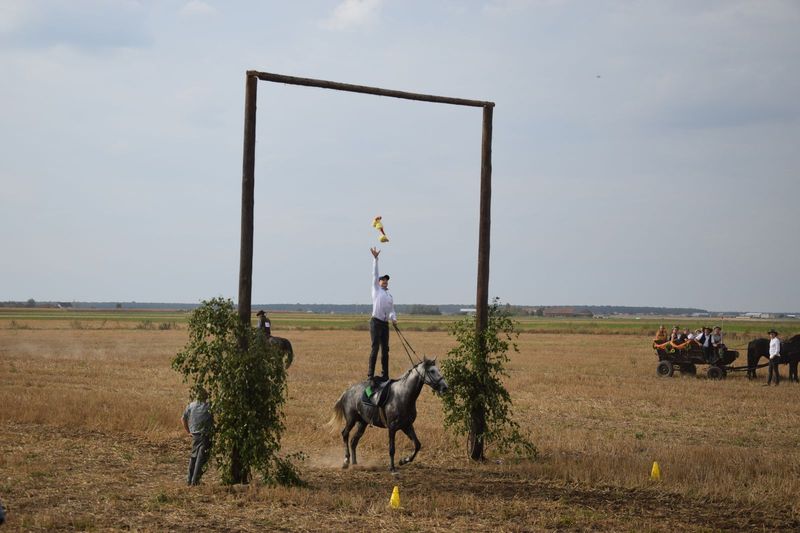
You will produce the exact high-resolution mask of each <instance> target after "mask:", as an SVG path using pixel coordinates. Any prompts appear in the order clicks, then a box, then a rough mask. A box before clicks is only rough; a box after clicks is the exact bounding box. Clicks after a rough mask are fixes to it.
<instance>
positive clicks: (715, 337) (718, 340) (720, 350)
mask: <svg viewBox="0 0 800 533" xmlns="http://www.w3.org/2000/svg"><path fill="white" fill-rule="evenodd" d="M711 353H712V355H714V356H715V357H716V359H715V361H719V360H721V359H722V355H723V354H724V353H725V345H724V344H723V343H722V328H721V327H719V326H714V331H713V332H712V333H711Z"/></svg>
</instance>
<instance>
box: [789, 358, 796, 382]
mask: <svg viewBox="0 0 800 533" xmlns="http://www.w3.org/2000/svg"><path fill="white" fill-rule="evenodd" d="M789 381H795V382H796V381H798V379H797V359H792V360H790V361H789Z"/></svg>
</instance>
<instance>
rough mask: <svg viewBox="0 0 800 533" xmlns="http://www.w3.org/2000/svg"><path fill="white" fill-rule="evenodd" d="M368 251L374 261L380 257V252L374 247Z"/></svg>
mask: <svg viewBox="0 0 800 533" xmlns="http://www.w3.org/2000/svg"><path fill="white" fill-rule="evenodd" d="M369 251H370V252H372V257H374V258H375V259H377V258H378V256H379V255H380V253H381V251H380V250H378V249H377V248H374V247H373V248H370V249H369Z"/></svg>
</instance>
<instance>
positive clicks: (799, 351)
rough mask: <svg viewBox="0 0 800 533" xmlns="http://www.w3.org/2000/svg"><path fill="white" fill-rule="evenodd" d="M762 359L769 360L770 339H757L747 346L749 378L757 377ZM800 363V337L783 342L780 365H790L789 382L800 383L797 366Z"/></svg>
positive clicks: (796, 336)
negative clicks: (757, 369)
mask: <svg viewBox="0 0 800 533" xmlns="http://www.w3.org/2000/svg"><path fill="white" fill-rule="evenodd" d="M762 357H766V358H767V359H769V339H755V340H752V341H750V343H749V344H748V345H747V377H748V378H750V379H753V378H755V377H756V367H757V366H758V362H759V361H760V360H761V358H762ZM798 363H800V335H795V336H794V337H792V338H790V339H789V340H787V341H781V358H780V364H782V365H787V364H788V365H789V381H794V382H800V379H798V377H797V365H798Z"/></svg>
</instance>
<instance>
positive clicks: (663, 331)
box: [653, 324, 667, 344]
mask: <svg viewBox="0 0 800 533" xmlns="http://www.w3.org/2000/svg"><path fill="white" fill-rule="evenodd" d="M653 342H655V343H656V344H664V343H665V342H667V328H665V327H664V325H663V324H662V325H661V326H660V327H659V328H658V331H656V336H655V338H653Z"/></svg>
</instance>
